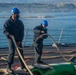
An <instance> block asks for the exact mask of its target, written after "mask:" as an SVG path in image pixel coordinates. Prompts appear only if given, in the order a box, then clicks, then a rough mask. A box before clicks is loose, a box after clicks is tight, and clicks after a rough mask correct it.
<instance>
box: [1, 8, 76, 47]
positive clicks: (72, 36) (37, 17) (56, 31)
mask: <svg viewBox="0 0 76 75" xmlns="http://www.w3.org/2000/svg"><path fill="white" fill-rule="evenodd" d="M37 9H38V10H39V9H40V8H37ZM32 10H33V9H32ZM7 16H8V17H10V16H11V13H10V12H7V11H5V12H4V11H3V12H0V17H7ZM20 16H21V17H20V19H21V20H22V21H23V23H24V26H25V29H26V28H28V29H31V30H29V31H28V37H27V38H30V39H27V40H26V41H27V43H26V44H25V45H31V44H32V43H33V41H32V39H33V36H32V35H33V28H34V27H35V26H37V25H40V24H41V22H42V20H44V19H46V20H47V21H48V24H49V26H48V27H47V28H48V33H49V34H50V35H51V36H52V37H53V38H54V40H55V41H56V42H58V40H59V36H60V32H61V30H62V29H64V31H63V35H62V40H61V42H63V43H67V44H75V40H76V13H75V12H38V13H37V12H32V13H30V12H29V13H28V12H21V14H20ZM7 19H8V18H0V29H1V30H0V48H2V47H7V46H8V44H7V40H6V37H5V35H4V34H3V25H4V22H5V21H6V20H7ZM28 41H29V42H28ZM23 43H24V42H23ZM45 44H52V41H50V42H49V38H48V39H47V40H45Z"/></svg>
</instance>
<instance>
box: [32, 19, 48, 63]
mask: <svg viewBox="0 0 76 75" xmlns="http://www.w3.org/2000/svg"><path fill="white" fill-rule="evenodd" d="M47 26H48V22H47V20H43V21H42V23H41V25H39V26H36V27H35V28H34V29H33V32H34V42H35V44H34V51H35V63H38V64H39V63H44V62H43V61H41V56H42V49H43V40H44V39H46V38H47V37H48V36H47V35H44V36H41V35H42V34H47V28H46V27H47ZM38 37H40V38H39V39H38V40H37V38H38Z"/></svg>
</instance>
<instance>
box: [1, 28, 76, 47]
mask: <svg viewBox="0 0 76 75" xmlns="http://www.w3.org/2000/svg"><path fill="white" fill-rule="evenodd" d="M0 32H1V33H0V48H4V47H8V41H7V39H6V36H5V35H4V34H3V29H0ZM24 33H25V35H24V39H23V46H31V45H32V44H33V37H34V33H33V29H28V28H27V29H25V32H24ZM48 34H50V35H51V36H52V37H53V38H54V40H55V42H56V43H66V44H76V30H74V29H73V30H68V29H61V30H58V29H56V30H53V29H52V30H48ZM52 44H53V42H52V40H51V39H50V38H49V37H48V38H47V39H45V40H44V45H52Z"/></svg>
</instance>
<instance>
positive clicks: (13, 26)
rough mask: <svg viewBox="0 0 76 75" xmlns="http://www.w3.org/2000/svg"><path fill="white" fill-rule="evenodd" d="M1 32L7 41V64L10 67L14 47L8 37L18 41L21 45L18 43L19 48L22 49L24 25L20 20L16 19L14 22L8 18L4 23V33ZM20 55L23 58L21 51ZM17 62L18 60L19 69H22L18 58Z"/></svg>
mask: <svg viewBox="0 0 76 75" xmlns="http://www.w3.org/2000/svg"><path fill="white" fill-rule="evenodd" d="M3 32H4V34H5V35H6V37H7V39H8V44H9V54H8V59H7V64H8V65H9V66H10V67H11V65H12V64H13V62H14V55H15V46H14V43H13V41H12V39H11V38H10V37H9V35H13V36H14V38H15V41H16V42H18V41H20V42H21V43H20V45H19V47H21V48H22V40H23V37H24V25H23V23H22V21H21V20H19V19H18V20H16V21H13V19H12V18H11V17H10V18H9V19H8V20H6V22H5V23H4V31H3ZM20 53H21V55H22V56H23V58H24V55H23V50H20ZM19 60H20V65H21V68H24V64H23V63H22V61H21V59H20V57H19Z"/></svg>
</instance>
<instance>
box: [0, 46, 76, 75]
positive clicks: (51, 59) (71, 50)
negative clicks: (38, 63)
mask: <svg viewBox="0 0 76 75" xmlns="http://www.w3.org/2000/svg"><path fill="white" fill-rule="evenodd" d="M59 49H60V51H61V52H62V54H63V55H64V56H65V58H66V59H67V60H68V59H70V58H71V57H73V56H74V57H75V54H76V45H68V46H61V47H59ZM23 50H24V57H25V62H26V63H27V65H32V64H33V63H34V48H33V47H25V48H23ZM7 55H8V48H2V49H0V69H5V68H6V66H7V62H6V61H7ZM14 58H15V60H14V64H13V65H12V68H13V69H15V70H16V72H17V73H19V74H21V73H22V74H21V75H24V74H25V73H26V75H29V73H28V72H23V71H22V70H20V69H19V70H17V69H18V68H20V64H19V61H18V55H17V53H16V54H15V57H14ZM42 60H43V61H44V62H45V63H47V64H53V63H62V62H66V60H64V59H63V57H62V56H61V55H60V53H59V51H58V50H57V49H56V48H55V47H52V46H44V48H43V55H42Z"/></svg>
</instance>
